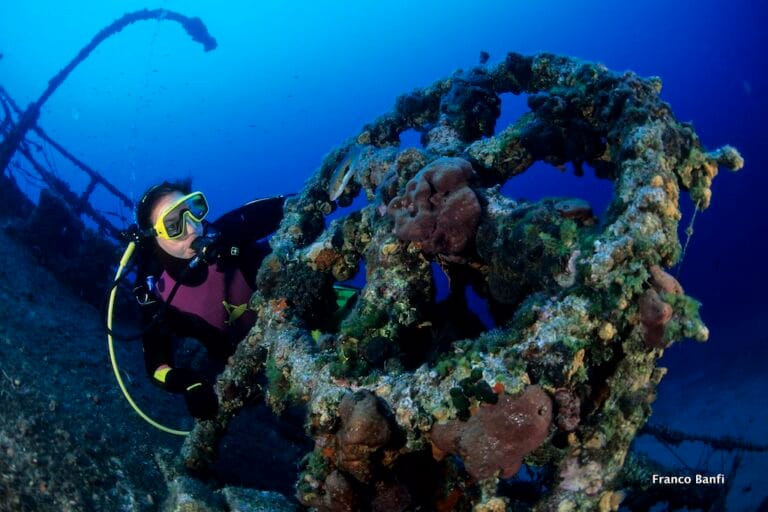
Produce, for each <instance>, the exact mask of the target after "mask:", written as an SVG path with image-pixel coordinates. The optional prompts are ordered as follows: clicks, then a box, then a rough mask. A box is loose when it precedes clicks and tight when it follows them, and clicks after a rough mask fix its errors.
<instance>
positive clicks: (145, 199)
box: [136, 178, 192, 230]
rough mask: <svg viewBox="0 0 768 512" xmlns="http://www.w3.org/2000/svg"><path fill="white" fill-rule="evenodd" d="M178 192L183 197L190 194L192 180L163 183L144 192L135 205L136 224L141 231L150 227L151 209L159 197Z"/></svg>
mask: <svg viewBox="0 0 768 512" xmlns="http://www.w3.org/2000/svg"><path fill="white" fill-rule="evenodd" d="M173 192H180V193H182V194H184V195H186V194H189V193H191V192H192V178H186V179H183V180H179V181H164V182H162V183H159V184H157V185H153V186H151V187H149V188H148V189H147V191H146V192H144V195H143V196H141V199H140V200H139V202H138V203H136V223H137V224H138V225H139V228H140V229H142V230H145V229H149V228H151V227H152V219H151V217H152V208H154V207H155V205H156V204H157V201H158V200H160V198H161V197H163V196H165V195H168V194H172V193H173Z"/></svg>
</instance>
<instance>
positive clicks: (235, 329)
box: [134, 181, 286, 419]
mask: <svg viewBox="0 0 768 512" xmlns="http://www.w3.org/2000/svg"><path fill="white" fill-rule="evenodd" d="M190 185H191V184H190V182H189V181H186V182H167V181H165V182H163V183H160V184H159V185H155V186H153V187H151V188H150V189H149V190H147V192H146V193H145V194H144V196H143V197H142V198H141V200H140V201H139V202H138V204H137V206H136V212H135V213H136V221H137V223H138V228H137V230H138V236H137V237H136V239H137V240H140V242H139V244H138V251H139V263H138V267H137V271H136V282H135V288H134V293H135V295H136V299H137V301H138V302H139V304H140V305H141V319H142V327H143V330H142V342H143V349H144V362H145V365H146V370H147V372H148V374H149V376H150V378H151V380H152V382H153V383H155V384H156V385H158V386H160V387H162V388H164V389H166V390H168V391H170V392H172V393H181V394H183V395H184V399H185V401H186V404H187V408H188V409H189V412H190V414H192V416H194V417H196V418H198V419H211V418H213V417H215V415H216V413H217V410H218V399H217V397H216V394H215V392H214V389H213V386H212V385H211V384H210V383H209V382H207V381H206V380H205V379H204V378H203V377H202V376H201V375H199V373H198V372H196V371H195V370H193V369H191V368H184V367H179V366H176V365H175V364H174V354H173V352H174V351H173V340H174V338H175V337H177V336H178V337H192V338H195V339H197V340H199V341H200V342H201V343H202V344H203V346H205V348H206V349H207V351H208V355H209V356H210V357H211V358H212V359H215V360H218V361H221V362H224V361H226V359H227V357H229V356H230V355H232V354H233V353H234V350H235V347H236V345H237V343H238V342H239V341H240V340H241V339H243V338H244V336H245V335H246V334H247V332H248V330H249V329H250V327H251V326H252V325H253V322H254V317H253V312H252V311H251V310H249V309H248V301H249V299H250V296H251V294H252V293H253V292H254V286H255V282H256V272H257V270H258V268H259V265H260V264H261V262H262V260H263V259H264V257H265V256H266V255H267V254H269V251H270V249H269V245H268V243H267V242H266V241H265V240H262V239H263V238H264V237H266V236H267V235H269V234H271V233H272V232H274V231H275V230H276V229H277V227H278V225H279V223H280V220H281V219H282V216H283V204H284V202H285V199H286V196H276V197H271V198H267V199H260V200H256V201H252V202H250V203H247V204H245V205H243V206H241V207H239V208H237V209H235V210H233V211H231V212H229V213H226V214H224V215H223V216H222V217H220V218H219V219H217V220H216V221H214V222H208V221H206V220H205V218H206V215H207V214H208V202H207V201H206V198H205V195H203V193H202V192H193V191H192V190H191V188H190Z"/></svg>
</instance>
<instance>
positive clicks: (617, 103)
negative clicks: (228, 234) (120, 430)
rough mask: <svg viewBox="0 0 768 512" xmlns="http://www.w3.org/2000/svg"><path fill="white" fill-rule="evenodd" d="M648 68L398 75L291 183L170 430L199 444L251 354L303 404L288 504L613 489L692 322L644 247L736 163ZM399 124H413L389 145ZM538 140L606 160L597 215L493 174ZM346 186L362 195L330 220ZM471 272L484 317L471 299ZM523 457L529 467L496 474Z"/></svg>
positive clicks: (438, 503) (546, 66)
mask: <svg viewBox="0 0 768 512" xmlns="http://www.w3.org/2000/svg"><path fill="white" fill-rule="evenodd" d="M660 90H661V81H660V80H659V79H658V78H649V79H645V78H641V77H638V76H636V75H635V74H633V73H631V72H626V73H616V72H613V71H610V70H608V69H606V68H605V67H604V66H602V65H599V64H593V63H589V62H583V61H580V60H576V59H572V58H567V57H561V56H555V55H551V54H538V55H534V56H522V55H518V54H515V53H510V54H509V55H507V57H506V59H505V60H504V61H503V62H501V63H499V64H497V65H494V66H487V67H486V66H479V67H475V68H473V69H471V70H469V71H459V72H457V73H455V74H454V75H453V76H451V77H449V78H446V79H444V80H439V81H437V82H435V83H434V84H432V85H431V86H429V87H426V88H424V89H420V90H416V91H413V92H412V93H410V94H406V95H404V96H401V97H400V98H398V100H397V102H396V106H395V108H394V110H393V111H392V112H390V113H388V114H385V115H383V116H381V117H379V118H378V119H377V120H375V121H374V122H373V123H371V124H369V125H366V126H365V127H364V128H363V130H362V131H361V132H360V133H359V134H358V135H357V136H355V137H353V138H351V139H350V140H348V141H346V142H345V143H344V144H342V145H341V146H339V147H337V148H336V149H335V150H333V151H332V152H331V153H329V154H328V156H327V157H326V158H325V160H324V161H323V163H322V165H321V166H320V167H319V169H318V170H317V171H316V172H315V174H314V175H313V176H312V177H311V179H309V180H308V181H307V183H306V186H305V188H304V190H303V191H302V192H301V194H300V195H298V196H297V197H295V198H292V199H291V200H289V201H288V203H287V205H286V212H285V217H284V220H283V222H282V224H281V227H280V229H279V231H278V232H277V234H276V235H275V236H274V237H273V238H272V239H271V246H272V249H273V253H272V254H271V256H269V257H268V258H267V260H265V262H264V264H263V265H262V268H261V270H260V272H259V276H258V292H257V293H256V294H255V295H254V296H253V298H252V300H251V307H252V308H253V309H254V310H255V311H256V312H257V313H258V320H257V322H256V324H255V326H254V327H253V329H252V330H251V332H250V334H249V336H248V337H247V339H246V340H244V341H243V343H241V345H240V346H239V348H238V350H237V352H236V354H235V355H234V357H233V358H232V360H231V362H230V364H229V366H228V368H227V369H226V370H225V372H224V373H223V374H222V376H221V377H220V379H219V381H218V382H217V391H218V393H219V396H220V400H221V405H222V407H221V413H220V415H219V417H218V418H217V419H216V420H214V421H208V422H201V423H198V424H197V425H196V427H195V429H194V431H193V432H192V435H191V436H190V437H189V438H188V439H187V441H186V443H185V447H184V450H183V459H184V462H185V466H186V467H187V468H188V469H191V470H195V469H200V468H202V467H205V466H206V465H207V464H209V463H210V462H211V461H212V459H213V458H214V457H215V451H216V446H217V442H218V440H219V438H220V436H221V435H222V434H223V433H224V432H225V431H226V429H227V424H228V422H229V421H230V419H231V418H232V416H233V415H234V414H236V413H237V411H238V410H239V409H240V408H241V407H243V406H244V405H245V404H247V403H248V402H249V400H251V399H252V398H253V397H254V396H256V395H259V389H260V388H259V386H258V385H257V384H256V376H257V375H259V374H261V373H262V372H265V373H266V375H267V378H268V387H267V390H266V400H267V402H268V403H269V404H270V405H271V406H272V408H273V409H274V410H275V411H276V412H280V411H281V410H282V409H283V408H284V407H286V405H288V404H293V403H304V404H306V408H307V423H306V429H307V432H308V434H309V435H311V436H312V437H313V438H314V439H315V443H316V447H315V450H314V451H313V453H311V454H310V455H309V456H308V457H307V458H306V460H305V466H304V470H303V472H302V474H301V475H300V478H299V481H298V483H297V491H298V498H299V500H300V501H301V502H302V503H303V504H304V505H306V506H309V507H313V508H315V509H317V510H321V511H345V510H365V509H370V510H376V511H385V510H386V511H394V510H397V511H400V510H408V509H412V508H414V507H416V506H417V505H421V506H423V507H427V508H428V509H430V510H470V509H473V510H478V511H481V510H482V511H491V510H505V509H512V510H514V509H525V508H527V507H533V508H534V509H536V510H559V511H569V510H598V509H600V510H616V509H617V508H618V505H619V503H620V502H621V501H622V498H623V494H622V492H621V486H620V484H619V481H618V477H619V474H620V471H621V470H622V467H623V465H624V463H625V460H626V458H627V453H628V449H629V446H630V443H631V441H632V440H633V439H634V437H635V436H636V435H637V434H638V431H639V430H640V429H641V428H642V427H643V425H644V424H645V423H646V421H647V420H648V417H649V415H650V413H651V403H652V402H653V400H654V397H655V392H656V386H657V384H658V383H659V381H660V380H661V379H662V378H663V376H664V373H665V369H664V368H660V367H658V366H657V361H658V359H659V357H660V356H661V355H662V353H663V351H664V349H665V348H666V347H668V346H669V345H670V344H671V343H673V342H675V341H677V340H680V339H682V338H684V337H687V338H693V339H696V340H699V341H705V340H706V339H707V337H708V331H707V328H706V326H705V325H704V324H703V323H702V322H701V320H700V318H699V316H698V306H699V305H698V303H697V302H696V301H695V300H694V299H693V298H691V297H689V296H687V295H686V294H685V293H684V291H683V289H682V287H681V286H680V284H679V283H678V282H677V281H676V280H675V279H674V278H673V277H672V276H670V275H669V274H668V273H667V272H665V270H664V268H668V267H670V266H672V265H674V264H675V263H676V262H677V261H678V259H679V258H680V255H681V246H680V242H679V240H678V236H677V227H678V222H679V221H680V218H681V214H680V209H679V201H680V192H681V191H686V192H688V195H689V196H690V198H691V200H692V201H693V202H694V203H695V204H696V206H697V208H699V209H705V208H707V207H708V206H709V204H710V200H711V189H710V186H711V184H712V180H713V178H714V177H715V175H716V174H717V172H718V168H719V167H725V168H728V169H731V170H737V169H739V168H741V167H742V165H743V161H742V158H741V157H740V155H739V153H738V152H737V151H736V150H735V149H734V148H732V147H729V146H725V147H722V148H720V149H717V150H714V151H706V150H705V149H704V148H703V147H702V146H701V144H700V142H699V139H698V138H697V136H696V134H695V132H694V131H693V129H692V127H691V126H690V125H688V124H685V123H681V122H679V121H677V120H676V119H675V117H674V116H673V114H672V111H671V110H670V107H669V105H668V104H666V103H664V102H663V101H661V100H660V99H659V92H660ZM509 92H511V93H514V94H527V95H528V105H529V107H530V111H529V112H527V113H526V114H524V115H523V116H522V117H520V118H519V119H518V120H517V121H516V122H515V123H513V124H511V125H510V126H507V127H505V128H504V129H502V130H496V126H495V123H496V119H497V118H498V116H499V113H500V103H501V101H500V96H499V95H500V94H503V93H509ZM408 129H413V130H416V131H418V132H419V133H420V134H421V142H422V147H421V148H407V149H402V148H400V147H399V145H400V134H401V133H402V132H404V131H405V130H408ZM536 161H544V162H548V163H550V164H553V165H563V164H566V163H569V162H570V163H571V164H573V165H574V167H576V169H577V171H578V170H581V168H582V165H584V164H586V165H587V166H589V167H590V168H592V169H594V172H595V173H596V174H597V175H598V176H599V177H600V178H604V179H609V180H612V181H613V182H614V183H615V193H614V196H613V198H612V201H611V203H610V206H609V209H608V211H607V213H606V215H605V218H603V219H597V218H595V217H594V215H593V213H592V210H591V208H590V206H589V204H587V203H586V202H584V201H582V200H579V199H577V198H552V199H547V200H542V201H538V202H530V203H529V202H522V201H516V200H514V199H510V198H508V197H505V196H503V195H502V194H500V192H499V187H500V186H501V185H502V184H504V183H505V182H507V181H508V180H510V179H513V178H514V176H516V175H518V174H520V173H522V172H525V171H526V169H528V168H529V167H530V166H531V165H532V164H533V163H534V162H536ZM361 193H364V194H365V196H366V197H367V200H368V202H367V205H366V206H365V207H363V208H362V209H359V210H357V211H353V212H351V213H347V214H346V215H344V216H343V217H341V218H338V219H334V220H333V221H331V222H330V223H327V222H326V216H328V215H329V214H330V213H331V212H333V211H334V210H336V209H337V208H338V207H344V206H348V205H349V204H351V202H352V200H353V199H354V198H355V197H356V196H358V195H359V194H361ZM326 224H328V225H326ZM433 263H434V264H439V265H440V267H441V268H442V269H443V271H444V272H445V273H446V275H447V276H448V279H449V281H450V283H451V296H449V298H448V299H447V301H446V303H447V304H449V305H450V307H449V309H448V310H446V309H445V308H441V305H439V304H435V302H434V282H433V276H432V270H431V269H432V264H433ZM360 265H364V266H365V274H366V282H365V286H364V288H363V289H362V291H361V293H360V297H359V300H358V301H357V303H356V304H355V306H354V309H353V310H352V311H351V312H350V313H349V314H348V315H347V317H346V318H345V319H344V320H343V321H342V322H341V324H340V325H339V326H338V327H337V328H331V329H328V328H327V326H325V325H324V324H323V319H324V318H326V317H327V316H328V315H330V314H332V313H333V311H331V310H329V309H328V305H329V304H334V300H333V285H334V283H336V282H338V281H344V280H347V279H350V278H351V277H352V276H353V275H354V274H355V272H356V271H357V269H358V268H359V266H360ZM469 285H471V286H472V287H473V288H474V289H475V290H476V291H477V292H478V293H479V294H480V295H481V296H482V297H484V298H485V299H486V300H487V301H488V303H489V305H490V309H491V311H492V312H493V314H494V317H495V320H496V324H497V325H498V327H497V328H495V329H493V330H490V331H487V332H484V331H483V329H481V328H480V327H478V325H477V322H476V321H473V317H472V314H471V313H470V312H469V311H468V309H467V308H466V304H465V303H464V299H463V297H464V292H465V288H466V286H469ZM313 331H314V332H315V335H314V336H313V334H312V333H313ZM318 332H321V334H320V335H319V336H318V335H317V333H318ZM523 464H525V465H526V468H527V474H528V475H529V478H528V482H527V484H531V485H528V487H529V488H532V489H535V490H534V491H533V492H528V493H525V498H524V499H523V498H519V496H521V494H517V496H518V498H515V497H514V496H513V495H515V493H506V494H505V493H504V492H502V491H500V486H499V483H500V481H501V480H503V479H509V478H510V477H513V476H514V475H517V474H518V472H519V471H520V468H521V466H522V465H523Z"/></svg>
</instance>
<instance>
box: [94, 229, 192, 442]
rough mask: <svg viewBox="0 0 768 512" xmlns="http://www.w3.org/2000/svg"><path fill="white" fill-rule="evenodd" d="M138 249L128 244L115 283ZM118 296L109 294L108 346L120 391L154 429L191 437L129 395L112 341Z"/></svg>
mask: <svg viewBox="0 0 768 512" xmlns="http://www.w3.org/2000/svg"><path fill="white" fill-rule="evenodd" d="M135 249H136V243H135V242H131V243H129V244H128V248H127V249H125V252H124V253H123V257H122V258H121V259H120V266H119V267H118V269H117V274H115V282H117V281H118V280H119V279H120V277H121V274H122V273H123V269H124V268H125V267H126V266H127V265H128V262H129V261H130V259H131V256H132V255H133V251H134V250H135ZM116 295H117V286H113V287H112V292H111V293H110V294H109V307H108V309H107V342H108V343H107V344H108V346H109V359H110V360H111V361H112V370H114V372H115V378H116V379H117V384H118V385H119V386H120V390H121V391H122V392H123V396H125V399H126V400H128V403H129V404H131V407H133V410H134V411H136V413H137V414H138V415H139V416H141V417H142V418H144V420H145V421H146V422H147V423H149V424H150V425H152V426H153V427H155V428H157V429H160V430H162V431H163V432H167V433H169V434H175V435H177V436H187V435H189V431H186V430H176V429H172V428H168V427H166V426H165V425H161V424H160V423H158V422H157V421H155V420H153V419H152V418H150V417H149V416H147V415H146V414H145V413H144V411H142V410H141V409H139V406H138V405H136V402H134V401H133V398H131V395H130V394H129V393H128V389H127V388H126V387H125V384H124V383H123V378H122V377H121V376H120V370H118V368H117V359H116V358H115V347H114V343H113V341H112V310H113V309H114V305H115V296H116Z"/></svg>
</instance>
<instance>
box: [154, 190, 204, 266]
mask: <svg viewBox="0 0 768 512" xmlns="http://www.w3.org/2000/svg"><path fill="white" fill-rule="evenodd" d="M182 197H184V194H182V193H181V192H172V193H170V194H167V195H164V196H163V197H161V198H160V199H159V200H158V201H157V203H156V204H155V207H154V208H152V215H151V217H150V220H151V221H152V225H153V226H154V225H155V223H156V222H157V219H158V217H160V214H161V213H162V212H163V210H165V209H166V208H167V207H168V206H170V205H171V204H172V203H173V202H174V201H176V200H178V199H180V198H182ZM184 219H185V220H184V222H185V224H184V234H183V235H182V236H180V237H178V238H174V239H173V240H167V239H165V238H162V237H159V236H156V237H155V240H157V245H159V246H160V248H161V249H162V250H164V251H165V252H167V253H168V254H170V255H171V256H175V257H176V258H182V259H185V260H189V259H192V258H193V257H194V256H195V254H197V253H196V251H195V250H194V249H192V247H190V246H191V245H192V242H194V241H195V239H196V238H197V237H199V236H202V235H203V225H202V223H200V222H197V221H196V220H193V219H191V218H190V217H189V215H184Z"/></svg>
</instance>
